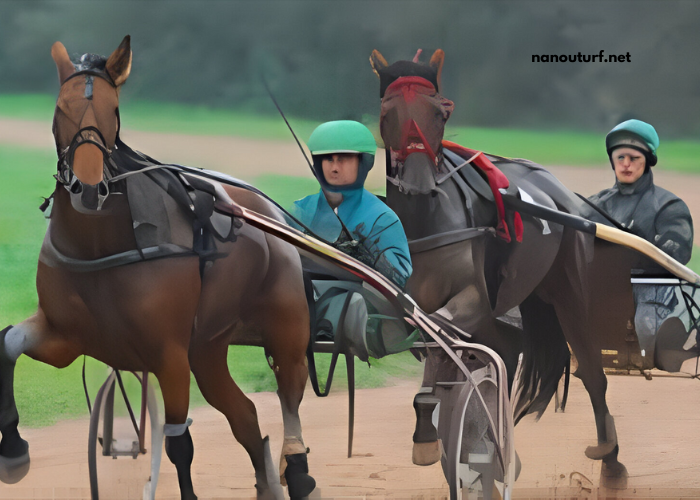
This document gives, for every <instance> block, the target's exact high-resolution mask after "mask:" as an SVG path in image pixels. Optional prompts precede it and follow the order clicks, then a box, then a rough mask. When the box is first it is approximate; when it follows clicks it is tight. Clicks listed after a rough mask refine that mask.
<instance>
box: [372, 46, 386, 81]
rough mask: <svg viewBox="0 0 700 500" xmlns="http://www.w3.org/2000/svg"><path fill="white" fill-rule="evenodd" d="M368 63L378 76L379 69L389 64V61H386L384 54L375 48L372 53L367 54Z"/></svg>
mask: <svg viewBox="0 0 700 500" xmlns="http://www.w3.org/2000/svg"><path fill="white" fill-rule="evenodd" d="M369 63H370V64H371V65H372V70H373V71H374V73H375V74H376V75H377V77H379V72H380V71H381V70H383V69H384V68H386V67H388V66H389V63H387V62H386V59H384V56H383V55H382V54H381V53H380V52H379V51H378V50H377V49H374V50H373V51H372V55H371V56H369Z"/></svg>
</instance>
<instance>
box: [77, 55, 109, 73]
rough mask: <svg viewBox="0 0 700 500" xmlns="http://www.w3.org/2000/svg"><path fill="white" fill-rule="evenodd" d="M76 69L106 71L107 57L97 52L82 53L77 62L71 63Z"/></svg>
mask: <svg viewBox="0 0 700 500" xmlns="http://www.w3.org/2000/svg"><path fill="white" fill-rule="evenodd" d="M73 66H75V70H76V71H101V72H106V71H107V69H106V67H107V58H106V57H105V56H101V55H99V54H90V53H87V54H83V55H82V56H80V60H79V61H78V62H77V63H73Z"/></svg>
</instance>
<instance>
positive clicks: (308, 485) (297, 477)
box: [284, 453, 316, 500]
mask: <svg viewBox="0 0 700 500" xmlns="http://www.w3.org/2000/svg"><path fill="white" fill-rule="evenodd" d="M284 458H285V459H286V460H287V468H286V469H285V471H284V478H285V479H286V480H287V488H288V490H287V491H288V493H289V498H291V499H292V500H294V499H299V498H304V497H307V496H309V494H310V493H311V492H312V491H313V490H314V488H315V487H316V480H315V479H314V478H313V477H311V476H309V464H308V462H307V461H306V453H296V454H294V455H285V456H284Z"/></svg>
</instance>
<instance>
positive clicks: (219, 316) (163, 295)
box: [0, 36, 315, 499]
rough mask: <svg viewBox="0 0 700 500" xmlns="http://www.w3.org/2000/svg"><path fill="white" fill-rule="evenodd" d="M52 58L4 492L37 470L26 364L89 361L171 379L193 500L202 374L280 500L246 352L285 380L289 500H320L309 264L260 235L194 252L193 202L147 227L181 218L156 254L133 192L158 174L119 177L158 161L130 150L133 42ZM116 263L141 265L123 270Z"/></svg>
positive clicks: (9, 397) (181, 460) (6, 422)
mask: <svg viewBox="0 0 700 500" xmlns="http://www.w3.org/2000/svg"><path fill="white" fill-rule="evenodd" d="M51 54H52V56H53V59H54V61H55V62H56V66H57V68H58V77H59V82H60V84H61V88H60V93H59V96H58V100H57V104H56V111H55V115H54V124H53V130H54V136H55V139H56V147H57V151H58V154H59V173H58V175H57V179H58V183H57V185H56V189H55V191H54V193H53V196H52V197H53V207H52V209H51V214H50V219H51V220H50V224H49V228H48V230H47V233H46V237H45V239H44V244H43V246H42V253H41V256H40V260H39V264H38V270H37V292H38V296H39V309H38V311H37V313H36V314H34V315H33V316H32V317H30V318H29V319H27V320H26V321H24V322H22V323H20V324H18V325H16V326H10V327H7V328H5V329H4V330H3V331H2V332H1V333H0V431H1V432H2V442H1V443H0V478H2V479H3V480H4V481H5V482H15V481H18V480H20V479H21V478H22V477H23V476H24V475H25V474H26V472H27V471H28V469H29V454H28V445H27V443H26V441H24V440H23V439H22V438H21V437H20V435H19V432H18V430H17V425H18V422H19V416H18V413H17V409H16V406H15V401H14V396H13V372H14V365H15V361H16V359H17V357H18V356H19V355H20V354H26V355H28V356H30V357H32V358H34V359H36V360H39V361H42V362H44V363H48V364H50V365H53V366H55V367H59V368H61V367H65V366H67V365H68V364H70V363H71V362H72V361H73V360H74V359H76V357H78V356H80V355H81V354H86V355H88V356H91V357H93V358H96V359H98V360H100V361H102V362H104V363H106V364H108V365H110V366H113V367H115V368H117V369H120V370H131V371H149V372H152V373H154V374H155V376H156V377H157V378H158V381H159V383H160V387H161V389H162V394H163V400H164V405H165V422H166V424H165V429H164V434H165V435H166V445H165V446H166V452H167V455H168V457H169V458H170V460H171V461H172V462H173V463H174V464H175V466H176V468H177V474H178V480H179V484H180V490H181V496H182V498H183V499H192V498H196V496H195V494H194V491H193V486H192V480H191V476H190V465H191V462H192V457H193V450H194V448H193V444H192V439H191V437H190V434H189V430H188V425H189V423H190V422H191V421H189V420H188V418H187V413H188V405H189V386H190V370H191V371H192V372H193V373H194V375H195V377H196V380H197V384H198V385H199V387H200V389H201V391H202V393H203V395H204V397H205V398H206V400H207V401H208V402H209V403H210V404H211V405H212V406H214V407H215V408H216V409H218V410H219V411H221V412H222V413H223V414H224V415H225V416H226V418H227V419H228V421H229V424H230V426H231V430H232V432H233V434H234V436H235V437H236V439H237V440H238V441H239V442H240V443H241V444H242V445H243V447H244V448H245V449H246V451H247V452H248V454H249V455H250V458H251V461H252V463H253V467H254V468H255V477H256V481H257V483H256V488H257V491H258V497H259V498H273V497H274V498H279V497H281V495H282V490H281V486H280V484H279V479H278V478H277V477H275V475H273V474H272V473H271V471H274V470H275V467H274V465H273V464H272V463H271V459H270V456H269V454H270V452H269V445H268V444H267V438H265V439H263V437H262V436H261V433H260V428H259V425H258V420H257V415H256V411H255V406H254V405H253V403H252V402H251V401H250V400H249V399H248V398H247V397H246V396H245V395H244V394H243V392H242V391H241V390H240V389H239V388H238V386H237V385H236V383H235V382H234V381H233V379H232V378H231V375H230V373H229V371H228V367H227V364H226V354H227V350H228V346H229V344H247V345H257V346H262V347H264V348H265V351H266V354H267V356H268V361H269V362H270V366H271V367H272V369H273V371H274V373H275V376H276V378H277V383H278V387H279V397H280V400H281V405H282V413H283V419H284V436H285V437H284V445H283V451H282V454H283V458H284V457H286V460H284V461H283V462H282V466H283V467H284V466H286V471H285V472H284V477H285V478H286V481H287V483H288V485H289V493H290V496H291V497H292V498H300V497H304V496H306V495H308V494H309V493H310V492H311V491H312V490H313V488H314V486H315V482H314V480H313V478H311V476H309V475H308V466H307V461H306V447H305V445H304V443H303V440H302V433H301V424H300V421H299V414H298V409H299V404H300V402H301V399H302V396H303V392H304V388H305V384H306V380H307V376H308V374H307V368H306V364H305V353H306V347H307V344H308V341H309V315H308V307H307V303H306V299H305V294H304V285H303V279H302V271H301V263H300V259H299V255H298V253H297V251H296V250H295V249H294V247H292V246H291V245H289V244H286V243H284V242H282V241H281V240H279V239H277V238H274V237H272V236H268V235H266V234H265V233H263V232H261V231H260V230H258V229H255V228H253V227H251V226H248V225H242V227H238V228H236V230H235V235H234V236H233V237H230V238H228V239H220V240H213V239H210V241H214V248H210V250H211V252H210V253H209V254H207V253H206V252H202V251H199V252H198V251H195V250H196V249H195V250H193V243H192V242H193V239H194V240H196V239H197V237H198V236H201V235H202V234H206V227H204V226H202V225H201V224H200V225H199V226H197V225H196V224H197V221H198V220H199V219H197V217H199V215H197V214H195V213H194V212H193V211H189V209H190V208H191V209H193V210H194V209H195V205H197V204H198V203H199V202H200V201H201V200H202V199H203V198H200V197H197V198H195V197H194V193H195V191H192V190H190V191H187V193H190V195H191V199H190V198H187V201H186V203H185V204H184V205H182V204H180V205H178V204H177V202H175V201H173V199H172V198H171V197H169V196H162V197H161V198H159V199H160V200H161V201H162V203H161V205H155V206H156V208H157V209H156V210H150V211H149V212H148V213H149V215H153V214H155V215H154V216H156V218H157V217H161V216H163V217H165V215H164V214H166V213H167V214H169V215H168V217H170V218H171V219H172V220H170V225H169V226H168V230H167V231H166V232H167V233H168V234H169V237H170V241H171V244H169V245H161V246H156V247H153V248H145V247H143V245H141V240H142V239H143V237H144V235H146V236H148V235H149V234H152V233H153V231H155V232H158V231H160V230H161V229H162V227H161V226H152V225H149V224H147V223H146V222H143V221H137V218H136V213H137V212H138V210H137V205H138V204H139V203H142V202H151V201H152V200H151V199H150V198H148V197H147V196H145V195H143V196H141V197H139V196H138V195H139V191H138V189H132V187H131V186H132V185H131V184H129V183H130V182H132V181H134V186H136V187H138V186H139V185H141V186H143V185H144V184H143V183H144V182H146V181H145V180H144V179H146V177H145V176H147V175H149V174H146V173H143V172H136V173H134V175H130V176H128V178H127V176H124V178H123V179H122V180H119V179H116V175H117V171H115V167H118V166H119V164H120V161H121V159H123V158H124V157H125V155H127V156H128V155H129V154H131V155H132V156H135V157H140V158H146V157H144V156H139V155H137V154H135V153H134V152H133V151H131V150H130V149H129V148H128V147H127V146H126V145H124V143H122V142H121V141H120V140H119V114H118V105H119V91H120V88H121V86H122V85H123V84H124V82H125V81H126V79H127V77H128V76H129V72H130V69H131V58H132V56H131V49H130V38H129V37H128V36H127V37H125V38H124V40H123V41H122V43H121V44H120V45H119V47H118V48H117V49H116V50H115V51H114V53H112V55H111V56H110V57H109V58H107V59H105V58H102V57H99V56H93V55H90V54H86V55H85V56H83V57H82V59H81V61H80V63H78V64H77V65H74V64H73V63H72V62H71V60H70V58H69V56H68V54H67V52H66V49H65V47H64V46H63V45H62V44H61V43H60V42H56V43H55V44H54V46H53V47H52V49H51ZM156 170H157V169H156ZM154 171H155V170H154ZM132 173H133V172H132ZM155 178H156V177H154V179H155ZM139 182H141V184H139ZM148 182H150V181H148ZM154 185H155V184H154ZM166 188H167V189H168V193H170V192H171V191H173V190H175V191H176V190H177V189H179V188H177V186H175V187H173V185H170V186H167V187H163V188H162V189H161V188H158V189H160V191H157V192H165V191H164V189H166ZM176 188H177V189H176ZM175 191H173V192H175ZM226 191H227V193H228V195H229V196H230V197H231V198H232V199H234V200H236V202H237V203H239V204H240V205H242V206H245V207H249V208H250V209H252V210H254V211H256V212H259V213H263V214H266V215H268V216H270V217H274V218H277V219H279V218H280V216H279V213H278V212H277V211H276V209H275V208H274V207H273V205H272V204H271V203H269V202H268V201H266V200H264V199H263V198H262V197H260V196H258V195H256V194H254V193H252V192H250V191H247V190H244V189H239V188H235V187H230V186H226ZM198 196H199V195H198ZM152 207H153V206H151V208H152ZM188 207H189V208H188ZM210 213H211V211H210ZM221 217H223V216H221ZM227 220H228V221H229V224H230V221H231V219H227ZM200 222H201V221H200ZM204 222H205V223H206V221H204ZM193 224H194V227H195V230H193V229H192V227H193ZM234 226H235V225H234ZM238 226H240V224H239V225H238ZM139 228H141V229H139ZM176 233H177V234H176ZM231 233H232V234H233V233H234V231H231ZM140 239H141V240H140ZM147 239H148V238H146V240H147ZM234 240H235V241H234ZM173 242H174V243H177V245H175V244H172V243H173ZM194 246H196V245H194ZM154 248H155V249H156V250H158V249H160V250H158V251H157V252H156V253H154V254H152V255H153V256H154V257H159V258H152V259H151V258H150V257H149V255H151V254H150V253H149V252H151V251H153V249H154ZM163 249H165V251H163ZM168 249H170V250H168ZM173 249H175V250H173ZM200 250H201V249H200ZM159 252H160V253H159ZM207 255H209V257H206V256H207ZM114 259H117V261H118V262H117V263H121V264H124V263H125V262H127V261H129V262H132V263H130V264H128V265H110V264H109V263H110V262H111V261H114ZM119 259H121V260H119Z"/></svg>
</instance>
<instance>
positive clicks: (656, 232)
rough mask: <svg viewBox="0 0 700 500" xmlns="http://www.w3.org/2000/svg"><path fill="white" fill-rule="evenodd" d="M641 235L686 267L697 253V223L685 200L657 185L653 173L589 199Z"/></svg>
mask: <svg viewBox="0 0 700 500" xmlns="http://www.w3.org/2000/svg"><path fill="white" fill-rule="evenodd" d="M589 200H590V201H591V202H593V203H594V204H595V205H597V206H599V207H601V208H602V209H603V210H605V211H606V212H607V213H608V214H609V215H611V216H612V217H613V218H614V219H615V220H617V221H618V222H619V223H620V224H622V225H623V226H624V227H625V228H627V229H628V230H630V231H631V232H632V233H634V234H636V235H637V236H639V237H641V238H644V239H645V240H647V241H650V242H651V243H653V244H654V245H655V246H657V247H658V248H660V249H661V250H663V251H664V252H666V253H667V254H669V255H670V256H671V257H673V258H674V259H676V260H677V261H679V262H681V263H682V264H686V263H687V262H688V261H689V260H690V254H691V252H692V250H693V220H692V218H691V217H690V210H688V206H687V205H686V204H685V202H684V201H683V200H681V199H680V198H679V197H678V196H676V195H674V194H673V193H671V192H670V191H667V190H665V189H663V188H660V187H659V186H656V185H655V184H654V177H653V175H652V173H651V170H648V171H647V172H645V173H644V174H643V175H642V176H641V177H640V178H639V179H637V181H636V182H634V183H632V184H623V183H621V182H619V181H615V185H614V186H613V187H612V188H610V189H605V190H603V191H601V192H600V193H598V194H595V195H593V196H591V197H590V198H589Z"/></svg>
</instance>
